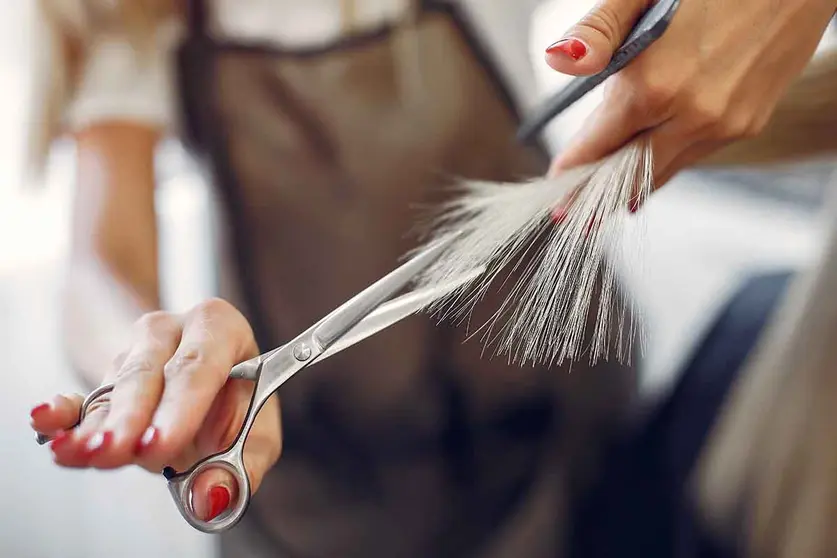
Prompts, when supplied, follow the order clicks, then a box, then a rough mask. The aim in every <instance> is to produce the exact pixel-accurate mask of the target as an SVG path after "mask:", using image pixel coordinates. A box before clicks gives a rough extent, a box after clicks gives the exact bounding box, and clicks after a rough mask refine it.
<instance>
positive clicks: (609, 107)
mask: <svg viewBox="0 0 837 558" xmlns="http://www.w3.org/2000/svg"><path fill="white" fill-rule="evenodd" d="M665 120H666V117H665V116H662V115H661V116H655V115H654V114H652V113H651V112H650V111H649V110H647V109H646V110H643V109H642V108H641V106H640V105H639V103H636V102H633V100H632V97H631V95H630V93H629V92H627V91H624V89H622V88H620V89H619V90H617V89H616V87H613V86H610V87H609V88H608V90H607V92H606V94H605V97H604V100H603V101H602V103H601V104H600V105H599V106H598V107H597V108H596V110H595V111H593V113H592V114H591V115H590V117H589V118H588V119H587V121H586V123H585V125H584V126H583V127H582V128H581V130H580V131H579V132H578V133H577V134H576V135H575V137H574V138H573V139H572V140H571V141H570V146H569V147H568V148H567V149H566V150H565V151H564V152H563V153H561V154H560V155H558V156H557V157H556V158H555V160H554V161H553V163H552V167H551V169H550V175H555V174H557V173H558V172H560V171H562V170H566V169H570V168H573V167H578V166H582V165H587V164H591V163H595V162H597V161H600V160H601V159H603V158H605V157H607V156H608V155H611V154H613V152H615V151H617V150H618V149H619V148H621V147H624V146H625V145H627V144H628V143H629V142H630V141H631V140H633V139H635V138H636V137H637V136H638V135H639V134H640V133H642V132H644V131H645V130H648V129H649V128H652V127H654V126H656V125H659V124H661V123H662V122H664V121H665Z"/></svg>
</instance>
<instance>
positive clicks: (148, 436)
mask: <svg viewBox="0 0 837 558" xmlns="http://www.w3.org/2000/svg"><path fill="white" fill-rule="evenodd" d="M156 440H157V429H156V428H154V427H153V426H149V427H148V428H146V429H145V432H143V433H142V438H140V439H139V440H138V441H137V447H136V453H142V452H143V451H145V450H147V449H148V448H149V446H151V444H153V443H154V442H155V441H156Z"/></svg>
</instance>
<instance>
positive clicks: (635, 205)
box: [628, 199, 639, 213]
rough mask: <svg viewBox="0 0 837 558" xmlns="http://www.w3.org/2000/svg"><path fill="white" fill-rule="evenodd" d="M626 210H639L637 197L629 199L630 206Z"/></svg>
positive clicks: (632, 211) (634, 211)
mask: <svg viewBox="0 0 837 558" xmlns="http://www.w3.org/2000/svg"><path fill="white" fill-rule="evenodd" d="M628 210H629V211H630V212H631V213H636V212H637V211H639V200H638V199H633V200H631V206H630V207H629V208H628Z"/></svg>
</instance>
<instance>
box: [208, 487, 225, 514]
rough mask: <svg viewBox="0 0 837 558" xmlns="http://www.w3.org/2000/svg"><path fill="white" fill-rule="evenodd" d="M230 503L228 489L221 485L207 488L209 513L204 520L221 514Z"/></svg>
mask: <svg viewBox="0 0 837 558" xmlns="http://www.w3.org/2000/svg"><path fill="white" fill-rule="evenodd" d="M229 505H230V491H229V490H227V489H226V487H223V486H213V487H212V488H211V489H209V515H208V516H207V518H206V521H211V520H213V519H215V518H216V517H218V516H219V515H221V512H223V511H224V510H225V509H227V506H229Z"/></svg>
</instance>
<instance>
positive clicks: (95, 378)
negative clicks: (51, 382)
mask: <svg viewBox="0 0 837 558" xmlns="http://www.w3.org/2000/svg"><path fill="white" fill-rule="evenodd" d="M77 140H78V142H77V146H78V147H77V167H76V168H77V175H76V196H75V199H74V203H73V225H72V243H71V249H70V260H69V265H68V270H67V275H66V280H65V285H64V292H63V316H62V329H63V332H62V333H63V338H64V346H65V350H66V352H67V355H68V357H69V359H70V361H71V363H72V365H73V367H74V368H75V369H76V371H77V372H78V373H79V375H80V376H81V378H82V379H83V380H84V381H85V382H86V383H88V384H91V385H98V384H99V383H100V381H101V379H102V377H103V376H104V374H105V373H106V372H107V371H108V369H109V368H110V367H111V366H112V363H113V360H114V359H115V358H116V357H117V356H118V354H119V352H121V351H122V350H124V347H127V346H129V342H130V335H131V329H132V325H133V323H134V322H135V321H136V320H137V319H138V318H139V317H140V316H141V315H142V314H144V313H146V312H149V311H153V310H156V309H158V308H159V305H160V300H159V299H160V296H159V280H158V264H157V227H156V212H155V207H154V180H155V178H154V165H153V153H154V148H155V145H156V141H157V135H156V134H155V133H154V132H153V131H151V130H148V129H142V128H138V127H136V126H130V125H120V124H112V125H100V126H97V127H95V128H92V129H90V130H87V131H85V132H82V133H80V134H78V137H77Z"/></svg>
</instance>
